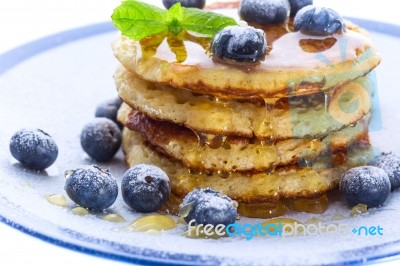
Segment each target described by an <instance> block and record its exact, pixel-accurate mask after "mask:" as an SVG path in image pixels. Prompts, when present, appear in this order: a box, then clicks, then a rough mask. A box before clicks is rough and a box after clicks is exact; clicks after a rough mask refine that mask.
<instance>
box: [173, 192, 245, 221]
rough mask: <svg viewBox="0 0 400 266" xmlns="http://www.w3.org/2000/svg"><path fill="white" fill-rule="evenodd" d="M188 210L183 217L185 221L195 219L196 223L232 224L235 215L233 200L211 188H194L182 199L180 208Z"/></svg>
mask: <svg viewBox="0 0 400 266" xmlns="http://www.w3.org/2000/svg"><path fill="white" fill-rule="evenodd" d="M187 206H189V208H190V211H189V213H188V215H187V216H186V217H184V219H185V221H186V222H187V223H190V221H192V220H195V221H196V224H212V225H214V226H216V225H218V224H224V225H228V224H232V223H235V220H236V217H237V209H236V207H234V202H233V201H232V200H231V199H230V198H229V197H228V196H226V195H224V194H222V193H220V192H218V191H215V190H213V189H211V188H205V189H194V190H193V191H191V192H190V193H189V194H187V195H186V197H185V198H184V199H183V202H182V204H181V205H180V206H179V207H180V209H182V208H187Z"/></svg>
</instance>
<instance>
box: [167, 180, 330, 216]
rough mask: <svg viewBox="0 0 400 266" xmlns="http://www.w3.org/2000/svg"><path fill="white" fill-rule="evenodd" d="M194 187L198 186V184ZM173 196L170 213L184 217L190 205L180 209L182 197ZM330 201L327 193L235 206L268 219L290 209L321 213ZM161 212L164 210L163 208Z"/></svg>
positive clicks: (243, 214) (242, 211)
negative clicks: (304, 197) (305, 197)
mask: <svg viewBox="0 0 400 266" xmlns="http://www.w3.org/2000/svg"><path fill="white" fill-rule="evenodd" d="M194 187H198V186H197V184H196V185H195V186H194ZM171 197H172V200H173V202H170V203H168V206H169V209H173V210H174V211H173V212H168V213H169V214H174V215H182V217H183V216H185V215H187V214H188V213H189V211H190V206H188V207H185V206H184V207H185V208H184V209H183V210H181V211H180V209H179V205H180V204H181V203H182V199H180V198H178V197H176V196H174V195H172V196H171ZM170 201H171V199H170ZM329 201H335V199H331V200H328V197H327V194H323V195H321V196H319V197H315V198H310V199H282V200H279V201H277V202H270V203H241V202H239V203H237V202H236V201H235V202H234V204H235V205H234V206H235V207H237V208H238V212H239V215H241V216H245V217H249V218H262V219H267V218H273V217H278V216H282V215H284V214H285V213H286V212H287V211H288V210H293V211H296V212H306V213H314V214H320V213H323V212H324V211H325V210H326V209H327V208H328V205H329ZM236 204H237V205H236ZM160 212H164V211H163V209H162V210H160ZM164 213H165V212H164Z"/></svg>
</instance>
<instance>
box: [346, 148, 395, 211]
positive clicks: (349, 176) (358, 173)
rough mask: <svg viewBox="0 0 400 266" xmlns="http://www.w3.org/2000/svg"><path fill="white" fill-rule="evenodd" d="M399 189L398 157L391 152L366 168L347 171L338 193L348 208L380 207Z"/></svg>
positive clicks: (379, 157)
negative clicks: (361, 205)
mask: <svg viewBox="0 0 400 266" xmlns="http://www.w3.org/2000/svg"><path fill="white" fill-rule="evenodd" d="M399 187H400V157H399V156H398V155H396V154H394V153H392V152H389V153H382V154H380V155H379V156H377V157H376V158H375V159H374V160H373V161H372V162H371V163H370V165H368V166H361V167H356V168H353V169H350V170H348V171H347V172H346V173H345V174H344V175H343V176H342V177H341V179H340V191H341V192H342V194H343V196H344V198H345V199H346V201H347V203H348V204H349V205H350V206H354V205H357V204H359V203H361V204H365V205H367V206H368V207H377V206H380V205H382V204H384V203H385V201H386V199H387V198H388V197H389V193H390V191H394V190H396V189H398V188H399Z"/></svg>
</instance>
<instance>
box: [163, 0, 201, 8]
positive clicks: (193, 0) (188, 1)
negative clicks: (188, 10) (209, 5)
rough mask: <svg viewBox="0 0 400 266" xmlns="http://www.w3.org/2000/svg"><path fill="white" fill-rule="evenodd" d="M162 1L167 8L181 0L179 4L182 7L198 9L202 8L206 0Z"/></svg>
mask: <svg viewBox="0 0 400 266" xmlns="http://www.w3.org/2000/svg"><path fill="white" fill-rule="evenodd" d="M162 2H163V5H164V6H165V8H167V9H169V8H170V7H171V6H173V5H175V4H176V3H178V2H181V5H182V6H184V7H196V8H200V9H202V8H203V7H204V6H205V4H206V0H163V1H162Z"/></svg>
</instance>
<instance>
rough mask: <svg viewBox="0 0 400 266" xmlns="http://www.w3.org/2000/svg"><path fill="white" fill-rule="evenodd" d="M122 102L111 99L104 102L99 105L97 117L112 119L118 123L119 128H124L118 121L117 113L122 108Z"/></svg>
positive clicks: (117, 99) (118, 99)
mask: <svg viewBox="0 0 400 266" xmlns="http://www.w3.org/2000/svg"><path fill="white" fill-rule="evenodd" d="M121 104H122V101H121V99H120V98H115V99H110V100H107V101H104V102H102V103H100V104H99V105H97V107H96V112H95V114H94V115H95V117H105V118H108V119H111V120H112V121H113V122H114V123H116V124H117V125H118V126H119V128H122V125H121V123H119V122H118V120H117V113H118V110H119V108H120V107H121Z"/></svg>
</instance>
